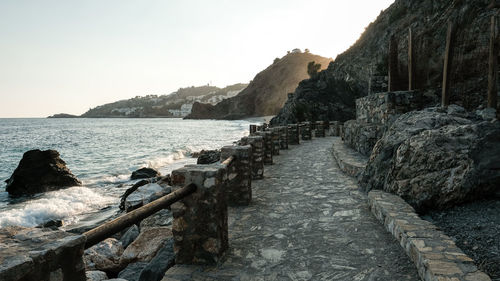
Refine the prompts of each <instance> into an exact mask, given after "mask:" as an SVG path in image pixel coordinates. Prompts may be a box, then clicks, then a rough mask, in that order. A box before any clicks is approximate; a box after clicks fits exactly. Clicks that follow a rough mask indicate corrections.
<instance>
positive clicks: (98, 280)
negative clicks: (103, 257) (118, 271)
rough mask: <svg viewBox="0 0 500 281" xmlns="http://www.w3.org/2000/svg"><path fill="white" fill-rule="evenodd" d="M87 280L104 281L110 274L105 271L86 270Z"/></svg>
mask: <svg viewBox="0 0 500 281" xmlns="http://www.w3.org/2000/svg"><path fill="white" fill-rule="evenodd" d="M85 276H86V277H87V281H103V280H107V279H108V275H107V274H106V272H104V271H100V270H89V271H86V272H85Z"/></svg>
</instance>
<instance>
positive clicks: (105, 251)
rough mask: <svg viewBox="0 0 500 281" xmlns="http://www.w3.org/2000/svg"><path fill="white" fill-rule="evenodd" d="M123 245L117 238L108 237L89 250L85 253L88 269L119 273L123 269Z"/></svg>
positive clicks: (84, 257)
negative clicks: (121, 263)
mask: <svg viewBox="0 0 500 281" xmlns="http://www.w3.org/2000/svg"><path fill="white" fill-rule="evenodd" d="M122 253H123V246H122V244H121V242H120V241H118V240H116V239H115V238H108V239H106V240H104V241H102V242H100V243H99V244H97V245H94V246H92V247H90V248H88V249H87V250H85V253H84V255H83V260H84V262H85V268H86V269H87V270H96V269H97V270H101V271H105V272H115V273H118V272H119V271H120V269H121V267H122V266H121V265H120V256H121V255H122Z"/></svg>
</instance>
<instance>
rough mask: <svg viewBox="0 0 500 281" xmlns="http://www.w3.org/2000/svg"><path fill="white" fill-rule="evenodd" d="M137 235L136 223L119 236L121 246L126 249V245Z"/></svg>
mask: <svg viewBox="0 0 500 281" xmlns="http://www.w3.org/2000/svg"><path fill="white" fill-rule="evenodd" d="M137 236H139V228H138V227H137V225H135V224H134V225H132V226H131V227H129V228H128V229H127V231H126V232H125V234H123V235H122V237H121V238H120V242H121V243H122V245H123V248H124V249H126V248H127V247H128V245H130V244H131V243H132V242H134V240H135V239H136V238H137Z"/></svg>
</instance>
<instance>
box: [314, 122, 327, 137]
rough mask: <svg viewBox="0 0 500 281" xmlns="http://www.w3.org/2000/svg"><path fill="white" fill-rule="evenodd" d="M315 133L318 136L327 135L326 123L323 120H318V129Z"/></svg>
mask: <svg viewBox="0 0 500 281" xmlns="http://www.w3.org/2000/svg"><path fill="white" fill-rule="evenodd" d="M314 133H315V136H316V137H317V138H324V137H325V124H324V122H323V121H316V130H315V131H314Z"/></svg>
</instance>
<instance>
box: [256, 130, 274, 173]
mask: <svg viewBox="0 0 500 281" xmlns="http://www.w3.org/2000/svg"><path fill="white" fill-rule="evenodd" d="M255 134H256V135H257V136H261V137H262V139H263V141H264V164H265V165H272V164H273V142H272V139H271V132H269V131H258V132H256V133H255Z"/></svg>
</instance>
